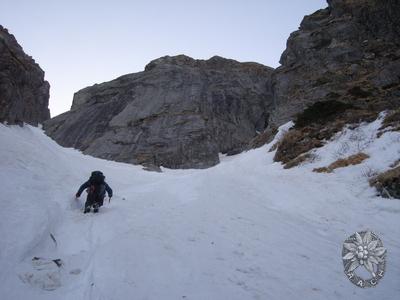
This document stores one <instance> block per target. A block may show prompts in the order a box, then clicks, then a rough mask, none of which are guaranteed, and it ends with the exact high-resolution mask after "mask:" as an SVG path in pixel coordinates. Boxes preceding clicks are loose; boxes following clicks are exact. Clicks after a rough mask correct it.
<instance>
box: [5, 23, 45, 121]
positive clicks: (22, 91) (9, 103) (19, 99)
mask: <svg viewBox="0 0 400 300" xmlns="http://www.w3.org/2000/svg"><path fill="white" fill-rule="evenodd" d="M49 88H50V86H49V83H48V82H47V81H45V80H44V72H43V70H42V69H41V68H40V67H39V65H38V64H37V63H35V61H34V60H33V59H32V57H30V56H28V55H26V54H25V53H24V51H23V49H22V47H21V46H20V45H19V44H18V42H17V41H16V39H15V37H14V36H13V35H12V34H10V33H9V32H8V30H7V29H5V28H4V27H2V26H1V25H0V122H7V123H8V124H22V123H24V122H25V123H29V124H31V125H38V123H43V122H44V121H45V120H47V119H49V118H50V112H49V109H48V102H49Z"/></svg>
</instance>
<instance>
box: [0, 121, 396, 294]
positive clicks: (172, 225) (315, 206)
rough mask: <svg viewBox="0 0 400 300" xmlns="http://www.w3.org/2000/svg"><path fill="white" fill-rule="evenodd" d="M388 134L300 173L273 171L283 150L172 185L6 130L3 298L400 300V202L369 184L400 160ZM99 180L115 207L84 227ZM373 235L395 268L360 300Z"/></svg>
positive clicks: (2, 148) (367, 137) (0, 132)
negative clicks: (360, 249) (355, 258)
mask: <svg viewBox="0 0 400 300" xmlns="http://www.w3.org/2000/svg"><path fill="white" fill-rule="evenodd" d="M380 122H381V121H380V120H377V121H375V122H373V123H370V124H364V125H362V126H360V127H359V128H357V129H355V130H350V129H347V130H344V131H343V132H342V133H341V134H338V135H337V136H336V137H335V139H334V140H333V141H331V142H330V143H328V144H327V145H326V146H324V147H322V148H320V149H318V150H316V151H315V152H314V160H313V162H311V163H308V164H305V165H303V166H301V167H298V168H294V169H290V170H284V169H283V168H282V166H281V164H279V163H274V162H273V160H272V158H273V155H274V153H273V152H268V149H269V147H271V145H272V143H271V144H269V145H266V146H264V147H262V148H259V149H256V150H252V151H248V152H246V153H242V154H239V155H236V156H231V157H223V156H222V157H221V160H222V161H221V163H220V164H219V165H217V166H216V167H213V168H210V169H206V170H169V169H163V172H162V173H155V172H147V171H144V170H142V168H141V167H140V166H132V165H128V164H122V163H116V162H111V161H105V160H101V159H96V158H93V157H90V156H86V155H83V154H82V153H80V152H79V151H76V150H73V149H66V148H62V147H61V146H59V145H57V144H56V143H55V142H54V141H52V140H51V139H50V138H49V137H47V136H46V135H45V134H44V133H43V131H42V130H41V129H38V128H34V127H30V126H25V127H23V128H21V127H18V126H5V125H0V182H1V185H2V189H1V194H0V298H1V299H2V300H8V299H107V300H108V299H149V300H152V299H167V300H169V299H190V300H191V299H198V300H206V299H207V300H208V299H222V300H224V299H229V300H234V299H241V300H242V299H380V300H384V299H400V201H399V200H390V199H383V198H380V197H377V196H376V193H375V190H374V189H372V188H370V187H369V185H368V178H367V176H368V175H369V174H371V173H373V172H375V171H382V170H385V169H388V168H389V165H390V164H391V163H393V162H394V161H395V160H396V159H399V158H400V133H398V132H397V133H395V132H391V133H386V134H384V135H383V136H382V137H381V138H379V139H377V138H376V137H375V136H376V132H377V129H378V128H379V126H380ZM289 126H290V124H286V125H285V126H283V127H282V128H281V131H280V134H282V132H284V131H285V130H286V129H287V128H288V127H289ZM278 135H279V134H278ZM276 138H279V137H278V136H277V137H276ZM359 151H363V152H365V153H367V154H368V155H370V158H369V159H367V160H366V161H364V162H363V163H362V164H360V165H357V166H351V167H346V168H342V169H337V170H335V172H334V173H331V174H317V173H314V172H312V169H313V168H316V167H322V166H327V165H328V164H329V163H331V162H333V161H335V160H336V159H337V158H339V157H346V156H348V155H351V154H354V153H357V152H359ZM93 170H101V171H103V172H104V174H105V175H106V181H107V182H108V183H109V185H110V186H111V187H112V188H113V190H114V194H115V196H114V197H113V198H112V200H111V203H108V201H107V203H106V204H105V206H103V207H102V208H101V209H100V212H99V213H98V214H97V215H95V214H86V215H84V214H83V213H82V210H81V207H82V205H83V203H84V200H85V197H86V194H85V193H83V194H82V196H81V198H80V200H79V201H76V200H75V199H74V195H75V193H76V191H77V189H78V187H79V186H80V184H82V183H83V182H84V181H85V180H86V179H87V178H88V177H89V174H90V172H91V171H93ZM367 229H369V230H372V231H373V232H375V233H376V234H377V235H378V236H379V237H380V238H381V239H382V241H383V243H384V246H385V247H386V248H387V265H386V274H385V276H384V278H383V279H382V280H381V281H380V283H379V284H378V286H376V287H375V288H370V289H361V288H358V287H356V286H354V285H353V284H352V283H351V282H350V281H349V280H348V279H347V278H346V276H345V274H344V271H343V264H342V258H341V253H342V244H343V241H344V240H345V239H346V238H347V237H348V236H350V235H351V234H353V233H354V232H356V231H362V230H367ZM53 238H54V239H53ZM58 265H60V267H59V266H58Z"/></svg>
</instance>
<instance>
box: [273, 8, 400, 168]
mask: <svg viewBox="0 0 400 300" xmlns="http://www.w3.org/2000/svg"><path fill="white" fill-rule="evenodd" d="M328 4H329V6H328V8H326V9H322V10H319V11H317V12H315V13H314V14H312V15H310V16H306V17H305V18H304V20H303V21H302V23H301V25H300V28H299V30H298V31H296V32H294V33H292V34H291V36H290V38H289V39H288V42H287V49H286V50H285V52H284V53H283V54H282V57H281V64H282V66H281V67H279V68H277V69H276V70H275V72H274V73H273V79H272V87H273V95H274V109H273V111H272V112H271V118H270V120H269V121H270V124H271V127H276V126H278V125H281V124H283V123H285V122H287V121H289V120H291V119H294V120H295V123H296V125H295V126H294V128H293V129H292V130H290V131H289V132H288V133H287V135H286V136H285V137H284V138H283V139H282V140H281V142H280V143H279V145H277V146H278V147H277V152H276V155H275V158H274V159H275V161H281V162H283V163H286V165H290V166H293V165H296V164H295V163H294V162H298V161H301V160H302V159H300V158H304V157H306V156H305V154H306V153H307V152H308V151H309V150H311V149H312V148H315V147H321V146H322V145H323V144H324V143H325V142H326V141H327V140H329V139H330V138H331V137H332V136H333V135H334V134H335V133H336V132H338V131H340V130H342V128H343V126H344V125H345V124H355V123H359V122H362V121H372V120H373V119H374V118H376V117H377V115H378V113H379V112H381V111H383V110H389V111H394V112H396V110H395V109H396V108H398V107H399V106H400V2H399V1H397V0H387V1H378V0H368V1H367V0H362V1H361V0H328ZM390 115H391V116H392V115H393V117H391V119H393V120H394V121H391V123H390V124H389V125H390V126H391V128H393V127H395V126H396V124H395V123H396V122H395V120H396V114H395V113H394V114H393V113H391V114H390ZM397 119H398V118H397ZM388 122H389V121H388ZM389 125H388V126H389Z"/></svg>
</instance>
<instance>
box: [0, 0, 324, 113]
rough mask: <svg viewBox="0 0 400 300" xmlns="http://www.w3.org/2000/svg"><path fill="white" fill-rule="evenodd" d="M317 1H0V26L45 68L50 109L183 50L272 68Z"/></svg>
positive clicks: (56, 109)
mask: <svg viewBox="0 0 400 300" xmlns="http://www.w3.org/2000/svg"><path fill="white" fill-rule="evenodd" d="M326 6H327V4H326V1H325V0H279V1H272V0H226V1H225V0H210V1H209V0H196V1H194V0H193V1H192V0H165V1H161V0H158V1H157V0H146V1H135V0H132V1H122V0H113V1H111V0H110V1H100V0H97V1H91V0H90V1H85V0H80V1H76V0H67V1H59V0H35V1H33V0H24V1H23V0H0V24H1V25H3V26H4V27H6V28H8V29H9V31H10V32H11V33H12V34H14V35H15V37H16V39H17V41H18V42H19V43H20V44H21V45H22V47H23V48H24V50H25V52H26V53H27V54H28V55H31V56H32V57H33V58H34V59H35V60H36V62H38V63H39V65H40V66H41V68H42V69H43V70H44V71H45V72H46V80H48V81H49V82H50V86H51V88H50V111H51V115H52V116H55V115H58V114H60V113H62V112H64V111H67V110H69V108H70V106H71V103H72V97H73V94H74V92H76V91H78V90H80V89H81V88H84V87H86V86H89V85H93V84H95V83H101V82H104V81H108V80H111V79H114V78H116V77H118V76H121V75H124V74H127V73H133V72H138V71H142V70H143V69H144V67H145V65H146V64H147V63H148V62H150V61H151V60H153V59H155V58H158V57H161V56H164V55H177V54H186V55H188V56H191V57H193V58H198V59H208V58H210V57H211V56H214V55H219V56H223V57H227V58H232V59H236V60H238V61H255V62H259V63H262V64H264V65H268V66H271V67H277V66H279V58H280V55H281V53H282V51H283V50H284V49H285V47H286V40H287V38H288V37H289V34H290V33H291V32H293V31H295V30H296V29H297V28H298V26H299V24H300V21H301V20H302V18H303V16H304V15H307V14H310V13H312V12H314V11H316V10H318V9H321V8H325V7H326Z"/></svg>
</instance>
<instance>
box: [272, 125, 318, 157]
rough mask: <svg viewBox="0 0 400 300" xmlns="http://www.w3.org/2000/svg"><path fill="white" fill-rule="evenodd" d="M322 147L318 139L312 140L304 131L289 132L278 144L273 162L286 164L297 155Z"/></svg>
mask: <svg viewBox="0 0 400 300" xmlns="http://www.w3.org/2000/svg"><path fill="white" fill-rule="evenodd" d="M322 146H323V142H322V141H321V140H319V139H315V138H312V137H311V136H310V135H309V134H308V133H307V131H306V130H305V129H302V130H298V129H293V130H289V131H288V132H287V133H286V134H285V135H284V136H283V138H282V139H281V140H280V141H279V142H278V145H277V151H276V153H275V156H274V161H280V162H283V163H284V164H286V163H288V162H290V161H292V160H293V159H295V158H296V157H298V156H299V155H301V154H303V153H306V152H308V151H309V150H311V149H313V148H318V147H322Z"/></svg>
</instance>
